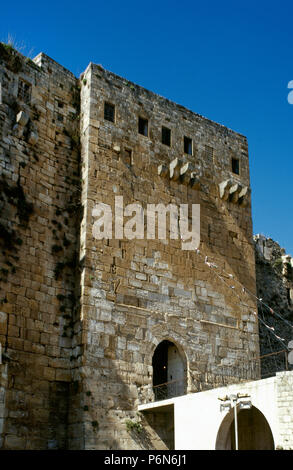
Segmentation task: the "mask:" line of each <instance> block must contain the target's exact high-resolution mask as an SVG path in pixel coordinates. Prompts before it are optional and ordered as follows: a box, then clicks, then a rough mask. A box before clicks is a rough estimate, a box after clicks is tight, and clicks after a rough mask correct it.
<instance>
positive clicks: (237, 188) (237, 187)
mask: <svg viewBox="0 0 293 470" xmlns="http://www.w3.org/2000/svg"><path fill="white" fill-rule="evenodd" d="M241 190H242V186H241V184H239V183H235V184H233V186H231V188H230V190H229V199H230V201H231V202H233V203H234V204H236V202H238V199H239V194H240V192H241Z"/></svg>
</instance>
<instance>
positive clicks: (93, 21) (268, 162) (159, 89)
mask: <svg viewBox="0 0 293 470" xmlns="http://www.w3.org/2000/svg"><path fill="white" fill-rule="evenodd" d="M10 5H11V6H10ZM292 22H293V2H289V1H282V0H281V1H279V2H277V1H274V2H273V1H270V0H266V1H263V0H259V1H257V2H256V0H254V1H251V0H246V1H243V2H242V1H237V2H236V1H235V0H234V1H225V0H223V1H221V2H220V1H209V0H207V1H205V2H202V1H197V0H195V1H188V0H181V1H180V2H179V1H173V0H169V1H167V0H162V1H160V0H157V2H155V1H153V0H149V1H148V2H138V1H134V0H124V1H123V2H122V1H121V0H120V1H118V0H108V1H101V0H96V1H89V0H83V1H82V2H69V1H68V0H65V1H64V0H63V1H58V2H57V1H56V0H51V1H50V2H44V3H41V2H34V1H27V2H20V1H18V0H16V1H14V2H13V3H9V2H5V3H4V4H3V5H1V27H0V28H1V29H0V40H3V41H7V38H8V35H10V36H11V37H12V38H13V39H14V41H15V43H16V45H17V46H18V47H23V50H22V52H23V53H24V54H26V55H30V56H31V57H33V56H35V55H37V54H38V53H39V52H40V51H42V52H45V53H46V54H48V55H49V56H50V57H52V58H53V59H55V60H56V61H57V62H60V63H61V64H62V65H64V66H65V67H67V68H68V69H70V70H71V71H72V72H73V73H74V74H76V75H77V76H79V75H80V73H82V72H83V70H84V69H85V68H86V66H87V65H88V63H89V62H90V61H92V62H95V63H97V64H102V65H103V66H104V67H105V68H107V69H108V70H111V71H112V72H114V73H116V74H118V75H122V76H124V77H125V78H127V79H129V80H131V81H134V82H136V83H137V84H139V85H141V86H144V87H146V88H148V89H150V90H152V91H154V92H156V93H159V94H160V95H162V96H165V97H166V98H169V99H171V100H172V101H175V102H177V103H180V104H182V105H184V106H186V107H188V108H189V109H191V110H193V111H195V112H197V113H199V114H202V115H204V116H206V117H208V118H209V119H212V120H214V121H217V122H219V123H221V124H224V125H225V126H228V127H229V128H231V129H233V130H235V131H238V132H240V133H242V134H244V135H246V136H247V138H248V144H249V153H250V173H251V185H252V212H253V226H254V233H263V234H265V235H267V236H271V237H272V238H273V239H275V240H276V241H278V242H279V243H280V244H281V246H283V247H284V248H285V249H286V251H287V252H288V253H291V254H292V255H293V239H292V236H291V234H292V229H293V214H292V186H293V184H292V183H293V158H292V157H293V155H292V148H293V138H292V137H293V136H292V134H293V133H292V130H293V105H290V104H289V103H288V100H287V96H288V93H289V91H290V90H289V89H288V88H287V86H288V83H289V81H291V80H293V61H292V45H293V41H292V36H293V27H292Z"/></svg>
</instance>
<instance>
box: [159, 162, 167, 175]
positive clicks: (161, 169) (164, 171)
mask: <svg viewBox="0 0 293 470" xmlns="http://www.w3.org/2000/svg"><path fill="white" fill-rule="evenodd" d="M168 174H169V168H168V167H167V166H166V165H163V164H162V165H159V166H158V175H159V176H161V177H162V178H166V177H167V176H168Z"/></svg>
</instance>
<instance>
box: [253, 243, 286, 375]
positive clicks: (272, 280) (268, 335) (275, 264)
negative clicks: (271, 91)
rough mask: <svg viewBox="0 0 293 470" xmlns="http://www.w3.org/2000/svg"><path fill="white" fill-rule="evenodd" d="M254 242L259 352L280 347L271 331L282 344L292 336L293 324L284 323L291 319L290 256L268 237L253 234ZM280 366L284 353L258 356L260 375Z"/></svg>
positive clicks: (276, 350) (272, 350)
mask: <svg viewBox="0 0 293 470" xmlns="http://www.w3.org/2000/svg"><path fill="white" fill-rule="evenodd" d="M254 242H255V261H256V283H257V296H258V297H259V298H261V299H262V301H263V302H259V303H258V315H259V319H260V322H259V337H260V354H261V356H263V355H267V354H270V353H272V352H278V351H281V350H283V349H284V346H283V345H282V343H281V341H280V340H278V338H276V337H275V336H274V334H273V333H275V335H277V336H279V337H280V338H282V340H283V343H285V345H286V346H287V345H288V343H289V341H290V340H292V339H293V328H292V327H290V326H289V324H288V323H287V322H289V323H292V322H293V258H291V256H290V255H288V254H286V251H285V249H284V248H281V247H280V245H279V244H278V243H277V242H275V241H273V240H272V239H271V238H267V237H265V236H263V235H255V236H254ZM266 305H267V306H268V307H270V308H268V307H266ZM270 309H272V311H271V310H270ZM279 315H280V316H281V317H283V318H284V320H286V321H287V322H286V321H284V320H282V319H281V318H280V317H279ZM262 322H265V323H266V325H268V326H269V327H270V328H273V330H271V331H270V330H269V328H266V326H265V325H264V324H263V323H262ZM292 324H293V323H292ZM283 366H286V364H285V355H284V354H282V353H281V354H278V355H272V356H269V357H266V358H265V359H263V360H262V369H263V375H266V374H269V373H270V372H271V371H272V370H282V369H283V368H284V367H283Z"/></svg>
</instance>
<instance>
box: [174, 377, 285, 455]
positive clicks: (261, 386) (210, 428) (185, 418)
mask: <svg viewBox="0 0 293 470" xmlns="http://www.w3.org/2000/svg"><path fill="white" fill-rule="evenodd" d="M292 373H293V372H292ZM276 380H277V377H271V378H269V379H264V380H258V381H254V382H246V383H242V384H237V385H232V386H228V387H222V388H218V389H213V390H209V391H206V392H200V393H194V394H190V395H186V396H183V397H179V398H176V399H174V420H175V422H174V424H175V426H174V427H175V449H176V450H188V449H191V450H212V449H215V446H216V439H217V434H218V430H219V428H220V425H221V423H222V421H223V419H224V417H225V416H226V415H227V413H228V411H224V412H223V411H222V412H221V411H220V401H219V400H218V397H223V396H225V395H229V394H231V393H238V392H239V393H248V394H249V395H250V396H251V402H252V405H253V406H255V407H256V408H258V409H259V410H260V411H261V412H262V413H263V415H264V416H265V418H266V420H267V421H268V424H269V426H270V428H271V431H272V434H273V439H274V443H275V447H276V446H277V445H279V443H280V442H279V423H278V403H277V398H276ZM292 405H293V393H292Z"/></svg>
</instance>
